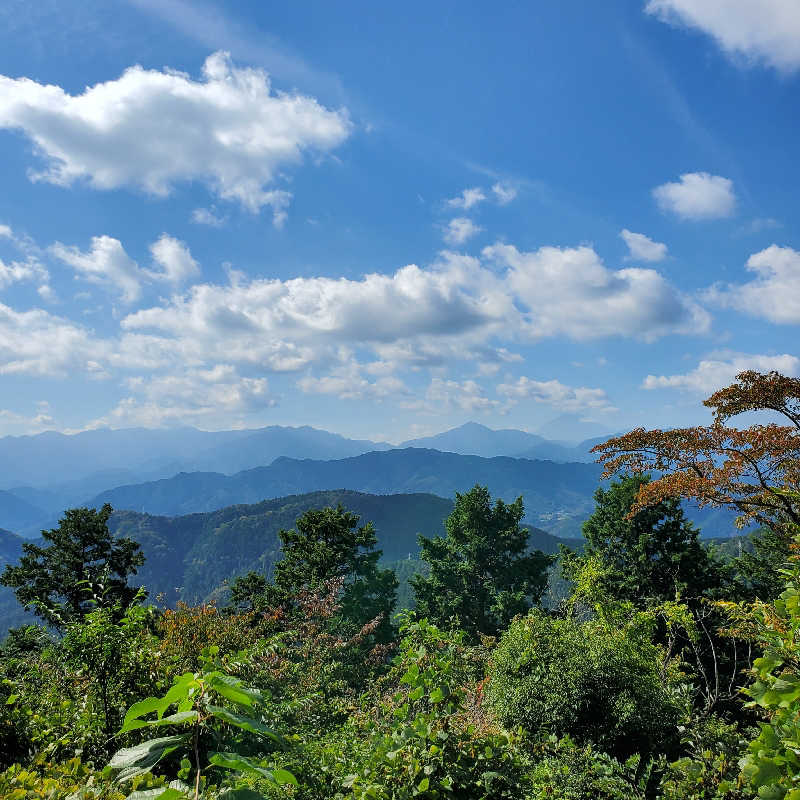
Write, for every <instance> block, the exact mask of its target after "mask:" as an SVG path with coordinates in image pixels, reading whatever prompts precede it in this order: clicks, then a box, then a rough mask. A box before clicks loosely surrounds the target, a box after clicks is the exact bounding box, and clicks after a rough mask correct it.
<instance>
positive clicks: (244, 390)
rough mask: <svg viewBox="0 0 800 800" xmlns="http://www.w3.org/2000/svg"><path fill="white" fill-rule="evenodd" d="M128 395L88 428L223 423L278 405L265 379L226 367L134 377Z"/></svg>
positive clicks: (128, 382)
mask: <svg viewBox="0 0 800 800" xmlns="http://www.w3.org/2000/svg"><path fill="white" fill-rule="evenodd" d="M125 386H126V388H127V389H128V391H129V393H130V394H129V395H128V396H127V397H125V398H123V400H121V401H120V402H119V403H118V404H117V406H116V407H115V408H114V409H112V410H111V411H110V412H109V413H108V414H106V415H105V416H103V417H101V418H100V419H97V420H94V421H93V422H92V423H91V424H90V425H89V427H90V428H98V427H106V426H109V427H115V428H116V427H130V426H145V427H150V428H154V427H161V426H163V425H170V424H172V425H174V424H176V423H181V422H182V423H185V422H187V421H189V422H192V423H194V424H202V423H203V422H204V421H219V420H220V419H223V420H225V421H226V422H227V423H228V424H233V423H234V421H235V420H236V419H237V418H243V417H246V416H247V415H249V414H252V413H257V412H259V411H263V410H264V409H267V408H271V407H273V406H274V405H275V404H276V400H275V398H274V397H273V396H272V394H271V393H270V391H269V384H268V382H267V379H266V378H263V377H260V378H249V377H242V376H240V375H239V374H238V373H237V372H236V369H235V368H234V367H233V366H232V365H230V364H215V365H214V366H213V367H211V368H209V369H186V370H183V371H181V372H178V373H177V374H169V375H155V376H148V377H147V378H144V377H141V376H137V377H134V378H129V379H128V380H127V381H126V382H125Z"/></svg>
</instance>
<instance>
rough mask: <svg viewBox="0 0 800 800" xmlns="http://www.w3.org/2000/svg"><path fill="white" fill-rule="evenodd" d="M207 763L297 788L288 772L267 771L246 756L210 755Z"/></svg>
mask: <svg viewBox="0 0 800 800" xmlns="http://www.w3.org/2000/svg"><path fill="white" fill-rule="evenodd" d="M208 763H209V764H211V765H213V766H215V767H224V768H225V769H233V770H236V771H237V772H249V773H251V774H253V775H260V776H261V777H262V778H266V779H267V780H269V781H272V782H273V783H275V784H278V785H279V786H280V785H281V784H284V783H290V784H292V785H293V786H297V779H296V778H295V777H294V775H292V773H291V772H289V771H288V770H285V769H276V770H269V769H267V768H266V767H262V766H261V765H259V764H256V763H255V762H253V761H251V760H250V759H249V758H247V757H246V756H242V755H239V753H211V754H210V755H209V759H208Z"/></svg>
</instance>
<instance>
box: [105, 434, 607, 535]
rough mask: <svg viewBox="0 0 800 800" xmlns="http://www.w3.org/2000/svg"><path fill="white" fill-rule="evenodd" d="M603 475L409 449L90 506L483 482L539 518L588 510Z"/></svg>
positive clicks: (192, 479) (184, 477)
mask: <svg viewBox="0 0 800 800" xmlns="http://www.w3.org/2000/svg"><path fill="white" fill-rule="evenodd" d="M599 476H600V468H599V467H598V466H597V465H596V464H558V463H554V462H551V461H531V460H527V459H515V458H508V457H495V458H483V457H481V456H465V455H458V454H455V453H442V452H439V451H437V450H424V449H417V448H408V449H404V450H388V451H382V452H372V453H365V454H363V455H360V456H355V457H352V458H346V459H339V460H334V461H313V460H309V459H306V460H302V461H298V460H297V459H291V458H279V459H276V460H275V462H273V463H272V464H271V465H270V466H268V467H259V468H257V469H252V470H245V471H243V472H239V473H237V474H236V475H232V476H226V475H221V474H219V473H183V474H180V475H176V476H175V477H173V478H169V479H166V480H161V481H154V482H150V483H144V484H138V485H133V486H121V487H118V488H116V489H113V490H111V491H107V492H103V493H102V494H100V495H98V496H97V497H96V498H95V499H94V500H93V501H92V505H102V504H103V503H106V502H108V503H111V505H112V506H114V508H119V509H122V508H128V509H132V510H136V511H145V512H149V513H151V514H165V515H178V514H187V513H191V512H193V511H213V510H214V509H217V508H223V507H224V506H227V505H232V504H235V503H254V502H259V501H261V500H264V499H267V498H270V497H282V496H285V495H289V494H303V493H306V492H313V491H321V490H326V489H339V488H347V489H352V490H354V491H359V492H367V493H371V494H392V493H397V492H401V493H408V492H428V493H431V494H436V495H439V496H440V497H447V498H452V497H454V496H455V493H456V492H464V491H466V490H468V489H470V488H471V487H472V486H474V485H475V484H476V483H480V484H483V485H487V486H488V487H489V490H490V491H491V492H492V494H493V495H494V496H495V497H499V498H502V499H503V500H507V501H513V500H515V499H516V498H517V497H518V496H520V495H522V496H523V499H524V501H525V507H526V510H527V513H528V518H529V519H532V520H534V521H536V519H538V518H539V516H541V515H545V516H546V517H547V518H549V517H551V516H552V515H554V514H555V515H559V514H582V513H585V512H589V511H591V509H592V507H593V500H592V494H593V492H594V490H595V489H596V487H597V484H598V481H599Z"/></svg>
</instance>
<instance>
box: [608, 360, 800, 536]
mask: <svg viewBox="0 0 800 800" xmlns="http://www.w3.org/2000/svg"><path fill="white" fill-rule="evenodd" d="M798 404H800V379H798V378H787V377H785V376H783V375H779V374H778V373H777V372H769V373H766V374H764V373H759V372H754V371H747V372H742V373H740V374H739V375H738V376H737V382H736V383H735V384H733V385H731V386H729V387H726V388H725V389H721V390H720V391H718V392H715V393H714V394H712V395H711V397H709V398H708V399H707V400H706V401H705V402H704V405H705V406H707V407H708V408H711V409H712V410H713V411H714V423H713V424H712V425H707V426H698V427H694V428H675V429H673V430H668V431H662V430H652V431H647V430H645V429H644V428H637V429H635V430H633V431H631V432H630V433H627V434H625V435H624V436H617V437H615V438H612V439H609V440H608V441H607V442H604V443H603V444H599V445H597V446H596V447H594V448H593V452H597V453H599V454H600V457H599V458H600V460H601V461H603V462H604V464H605V469H604V473H603V476H604V477H609V476H611V475H613V474H615V473H617V472H627V471H629V472H634V473H642V472H651V471H652V472H658V473H661V477H660V478H658V480H655V481H652V482H651V483H647V484H644V485H643V486H642V487H641V488H640V489H639V493H638V495H637V500H636V503H635V504H634V506H633V508H632V513H636V512H637V511H639V510H640V509H642V508H644V507H646V506H649V505H653V504H656V503H658V502H660V501H662V500H664V499H666V498H670V497H692V498H695V499H697V500H698V501H699V502H700V504H701V505H706V504H710V505H715V506H732V507H734V508H737V509H738V510H739V511H740V512H741V520H742V522H743V523H744V522H747V521H751V520H754V521H756V522H758V523H759V524H761V525H765V526H767V527H770V528H775V529H780V528H781V526H782V525H783V523H784V522H785V521H786V520H789V521H792V522H794V523H800V508H799V507H798V505H797V502H796V501H795V500H793V499H792V498H791V497H790V496H789V495H787V494H785V493H784V492H783V491H781V490H782V489H785V490H790V491H791V490H797V489H798V488H800V415H798V412H797V409H798ZM759 410H760V411H771V412H774V413H777V414H780V415H782V416H783V417H784V418H785V419H786V421H788V422H789V423H790V424H789V425H776V424H774V423H771V424H767V425H751V426H750V427H749V428H743V429H740V428H735V427H731V426H727V425H726V424H725V423H726V422H727V421H728V420H729V419H730V418H732V417H735V416H737V415H739V414H741V413H744V412H746V411H759Z"/></svg>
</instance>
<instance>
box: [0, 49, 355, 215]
mask: <svg viewBox="0 0 800 800" xmlns="http://www.w3.org/2000/svg"><path fill="white" fill-rule="evenodd" d="M0 127H3V128H10V129H17V130H22V131H24V132H25V133H26V134H27V135H28V136H29V137H30V138H31V140H32V141H33V142H34V143H35V145H36V148H37V151H38V152H39V153H40V154H41V155H42V156H43V158H44V159H45V168H44V170H42V171H41V172H40V173H38V174H36V175H35V176H34V177H35V178H37V179H41V180H46V181H49V182H51V183H56V184H59V185H63V186H69V185H70V184H72V183H74V182H75V181H76V180H80V179H86V180H88V181H89V182H90V184H91V185H92V186H93V187H95V188H97V189H116V188H120V187H131V186H132V187H137V188H141V189H143V190H144V191H146V192H149V193H151V194H155V195H160V196H165V195H168V194H169V193H170V192H171V191H172V188H173V186H174V185H175V184H176V183H179V182H182V181H202V182H204V183H206V184H207V185H208V186H209V188H210V189H211V190H212V191H213V192H214V193H215V194H216V195H217V196H218V197H220V198H224V199H227V200H235V201H238V202H239V203H241V204H242V205H243V206H244V207H245V208H247V209H248V210H250V211H253V212H256V211H258V210H259V209H261V208H262V207H263V206H265V205H269V206H272V207H273V209H274V210H275V212H276V215H277V217H278V219H279V220H280V219H282V218H283V215H285V207H286V204H287V202H288V197H289V196H288V195H287V193H286V192H285V191H280V190H276V189H273V188H271V184H272V183H273V182H274V180H275V178H276V177H277V175H278V173H279V172H280V171H281V170H283V169H284V168H286V167H287V166H289V165H291V164H296V163H298V162H300V161H301V160H302V159H303V155H304V154H305V153H306V152H309V151H311V152H322V153H324V152H327V151H329V150H331V149H333V148H335V147H337V146H338V145H340V144H341V143H342V142H343V141H344V140H345V139H346V138H347V137H348V135H349V134H350V131H351V128H352V126H351V123H350V120H349V117H348V114H347V112H346V111H344V110H339V111H332V110H329V109H326V108H324V107H323V106H321V105H320V104H319V103H318V102H317V101H316V100H315V99H314V98H312V97H306V96H303V95H300V94H290V93H284V92H274V91H273V90H272V87H271V86H270V81H269V77H268V76H267V74H266V73H265V72H264V71H262V70H258V69H247V68H238V67H235V66H233V64H232V63H231V61H230V58H229V56H228V55H227V54H226V53H222V52H218V53H214V54H213V55H211V56H209V57H208V58H207V59H206V62H205V64H204V66H203V78H202V80H199V81H196V80H193V79H192V78H191V77H190V76H188V75H186V74H185V73H181V72H175V71H173V70H164V71H163V72H159V71H157V70H145V69H143V68H142V67H140V66H134V67H131V68H130V69H128V70H126V71H125V72H124V73H123V74H122V76H121V77H120V78H118V79H117V80H112V81H108V82H106V83H101V84H96V85H95V86H92V87H90V88H88V89H86V90H85V91H84V92H83V94H81V95H69V94H67V93H66V92H65V91H64V90H63V89H62V88H61V87H59V86H52V85H43V84H40V83H37V82H35V81H33V80H30V79H28V78H19V79H13V78H8V77H5V76H0Z"/></svg>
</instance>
